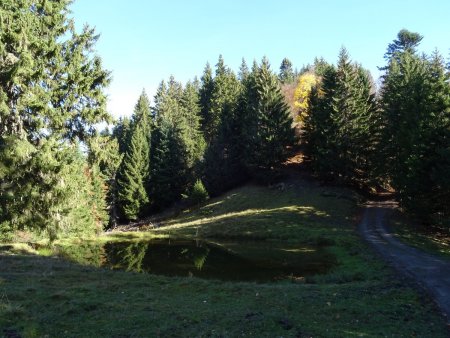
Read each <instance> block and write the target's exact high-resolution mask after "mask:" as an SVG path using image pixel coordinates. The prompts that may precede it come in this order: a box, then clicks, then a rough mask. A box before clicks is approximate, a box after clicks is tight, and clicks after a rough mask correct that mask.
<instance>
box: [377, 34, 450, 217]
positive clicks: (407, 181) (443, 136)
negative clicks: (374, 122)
mask: <svg viewBox="0 0 450 338" xmlns="http://www.w3.org/2000/svg"><path fill="white" fill-rule="evenodd" d="M414 36H419V37H420V35H418V34H417V33H414ZM416 40H417V39H416ZM418 41H420V39H419V40H418ZM414 46H416V44H414ZM385 70H386V73H385V75H384V76H383V87H382V102H383V113H384V122H385V127H384V138H385V140H386V142H385V143H384V144H385V147H384V149H383V152H382V156H383V158H384V161H383V163H384V164H385V171H386V173H387V175H388V178H389V179H390V181H391V184H392V186H393V187H394V188H395V190H396V191H397V192H398V195H399V200H400V203H401V204H402V205H403V206H404V207H405V208H406V209H408V210H409V211H412V212H413V213H415V214H416V215H418V216H420V217H421V218H422V219H423V220H426V221H427V222H433V223H436V222H440V221H442V220H443V219H447V222H448V219H449V216H448V211H447V209H448V205H446V203H445V202H443V201H444V200H448V196H450V186H449V179H448V177H449V175H448V172H450V165H449V158H448V156H447V155H448V153H449V148H450V141H449V139H450V138H449V136H450V135H449V130H450V86H449V85H448V81H449V76H448V73H447V72H446V70H445V65H444V62H443V60H442V58H441V57H440V56H439V55H438V54H435V55H434V56H433V57H432V58H431V59H428V58H425V57H421V56H419V55H417V53H416V52H415V50H414V49H412V48H404V49H400V50H399V51H398V52H397V53H395V54H394V55H392V57H391V58H390V59H389V60H388V65H387V67H386V68H385ZM445 172H447V174H445ZM442 215H446V216H445V217H442Z"/></svg>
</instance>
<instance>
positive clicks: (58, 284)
mask: <svg viewBox="0 0 450 338" xmlns="http://www.w3.org/2000/svg"><path fill="white" fill-rule="evenodd" d="M357 202H358V195H356V194H354V193H353V192H351V191H349V190H345V189H340V188H334V187H327V186H322V185H320V184H319V183H317V182H314V181H311V180H303V179H301V178H297V179H289V180H286V181H285V182H284V184H279V185H276V186H272V187H264V186H255V185H247V186H244V187H242V188H238V189H235V190H232V191H230V192H228V193H227V194H225V195H223V196H221V197H219V198H216V199H212V200H210V201H208V202H207V203H206V204H205V205H203V206H201V207H199V208H196V209H195V210H192V211H185V212H183V213H181V214H179V215H178V216H177V217H175V218H171V219H167V220H165V221H164V222H163V224H161V227H159V228H157V229H154V230H151V231H148V232H132V233H130V232H126V233H120V232H113V233H110V234H108V236H106V237H103V238H101V239H97V240H91V241H87V240H75V241H72V242H71V243H68V242H64V243H60V244H59V247H57V249H55V250H56V252H57V253H58V255H59V256H64V257H66V258H71V259H72V260H73V262H72V263H68V262H66V261H65V260H62V259H60V258H52V257H42V256H37V255H29V254H24V253H23V252H22V253H21V252H19V251H17V250H15V249H14V248H13V247H3V248H2V253H1V256H0V260H1V262H0V264H1V266H2V271H1V272H0V278H1V279H0V281H1V287H2V295H3V296H2V303H1V307H0V327H2V328H3V335H4V336H6V337H13V336H14V334H16V336H19V335H21V336H24V337H35V336H44V335H49V336H60V335H61V333H66V334H67V335H68V336H83V337H90V336H97V337H98V336H103V337H111V336H127V337H128V336H130V337H131V336H133V337H143V336H163V337H167V336H240V335H246V336H265V335H269V336H285V337H291V336H292V337H310V336H312V337H317V336H368V337H379V336H385V335H395V336H411V335H417V336H420V337H445V336H446V335H447V330H446V327H445V323H444V321H443V319H442V318H441V317H440V316H439V315H438V314H437V312H436V310H435V308H434V305H433V304H432V302H431V301H430V300H428V298H427V297H425V296H424V295H423V294H421V293H419V292H418V291H417V290H415V289H414V288H413V287H412V286H409V285H408V283H407V282H405V281H404V280H402V279H398V278H397V277H394V275H393V272H392V271H391V270H390V269H389V268H387V267H385V265H384V264H383V263H381V261H380V260H379V259H378V258H377V257H374V255H373V253H372V251H371V249H369V248H368V247H367V245H366V244H365V243H364V242H362V240H361V239H360V238H359V235H358V233H357V231H356V224H357V222H358V215H359V210H358V206H357ZM167 235H169V236H170V237H171V238H173V239H176V238H180V237H183V238H197V239H200V238H201V239H206V241H209V242H211V243H216V244H217V245H225V246H227V249H228V250H231V251H233V252H234V254H235V255H237V256H240V257H244V258H245V259H247V260H249V259H252V258H254V257H255V256H258V255H262V254H263V251H264V250H261V247H263V248H264V246H266V247H267V248H269V247H273V246H276V245H277V243H278V244H279V243H282V245H284V246H285V248H286V250H291V251H292V250H294V248H295V249H296V250H297V252H302V251H303V252H308V250H309V251H311V250H320V252H322V253H326V254H327V255H329V256H330V255H331V256H333V257H334V262H335V263H334V264H333V267H332V268H331V269H328V270H327V271H325V272H322V273H320V274H315V275H314V274H313V275H310V276H306V277H304V278H302V277H298V276H293V277H292V278H291V279H289V278H288V279H284V280H279V281H272V282H262V283H261V282H260V283H255V282H251V281H250V282H244V281H242V282H229V281H223V280H216V279H212V280H210V279H200V278H195V277H166V276H160V275H152V274H148V273H135V272H125V271H111V270H108V269H105V268H101V267H99V266H100V265H101V262H102V259H103V260H105V259H106V258H107V256H105V247H104V246H103V243H104V242H105V241H124V240H127V241H128V243H129V245H130V248H131V245H135V244H136V243H139V239H141V240H142V239H145V238H146V239H147V240H148V239H149V238H152V237H154V236H159V237H161V236H167ZM255 242H256V243H262V246H259V247H258V248H259V249H258V250H256V249H255V248H256V246H255V245H254V243H255ZM249 243H253V245H249ZM279 248H280V250H283V247H282V246H280V247H279ZM40 251H41V253H46V254H47V255H53V254H54V253H51V252H49V251H48V249H41V250H40ZM146 255H148V253H147V254H146ZM93 257H94V259H92V258H93ZM207 259H208V258H206V260H207ZM77 260H78V261H79V262H80V263H76V261H77ZM89 262H90V263H89ZM92 262H97V263H92ZM119 263H120V262H119ZM135 263H136V261H134V263H133V264H135ZM86 264H94V266H86ZM95 265H97V266H95ZM119 265H120V264H119ZM74 281H76V282H74ZM43 304H45V310H43V307H42V306H43ZM16 336H14V337H16Z"/></svg>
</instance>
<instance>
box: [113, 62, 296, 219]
mask: <svg viewBox="0 0 450 338" xmlns="http://www.w3.org/2000/svg"><path fill="white" fill-rule="evenodd" d="M153 102H154V104H153V105H152V106H150V102H149V99H148V97H147V95H146V94H145V92H143V93H142V94H141V96H140V98H139V101H138V103H137V105H136V107H135V110H134V114H133V116H132V117H131V119H128V118H123V119H121V120H120V121H119V122H118V124H117V125H116V127H115V128H114V130H113V132H112V135H111V136H112V138H113V139H114V140H117V143H118V145H119V146H118V150H119V156H116V158H117V157H121V158H122V160H121V163H120V165H119V166H118V171H117V175H116V181H115V184H114V186H115V189H114V190H113V191H112V194H115V196H114V197H113V198H112V199H111V201H115V203H114V204H111V206H110V210H111V211H112V212H113V215H112V216H113V217H117V216H118V217H119V219H121V220H136V219H138V218H140V217H143V216H146V215H148V214H150V213H152V212H155V211H159V210H162V209H163V208H165V207H168V206H170V205H172V204H173V203H175V202H178V201H180V200H181V199H182V196H185V198H187V202H192V201H193V197H192V195H193V194H196V195H197V196H200V194H199V191H198V190H199V189H200V190H202V191H203V192H204V195H205V196H206V195H207V194H210V195H212V196H215V195H218V194H220V193H221V192H223V191H226V190H228V189H230V188H232V187H235V186H237V185H238V184H240V183H242V182H244V181H246V180H247V179H249V178H250V177H253V178H256V179H265V178H267V177H270V176H271V175H272V172H273V171H274V169H276V167H277V166H278V165H279V164H280V163H281V162H282V161H283V160H285V159H286V157H287V155H288V153H287V150H288V146H292V145H294V143H295V135H294V129H293V121H292V117H291V114H290V111H289V108H288V107H287V104H286V102H285V99H284V96H283V95H282V93H281V90H280V82H279V80H278V79H277V75H276V74H274V73H273V72H272V71H271V70H270V66H269V62H268V60H267V59H265V58H264V59H263V60H262V61H261V63H260V64H257V63H256V62H255V63H254V64H253V67H252V69H248V67H247V65H246V63H245V61H243V62H242V66H241V68H240V71H239V75H238V76H237V75H236V74H234V72H233V71H232V70H231V69H229V68H228V67H227V66H226V65H225V64H224V60H223V58H222V57H219V60H218V62H217V64H216V66H215V70H214V72H213V70H212V69H211V67H210V65H209V64H207V65H206V67H205V70H204V73H203V75H202V77H201V80H200V81H198V80H194V81H192V82H188V83H187V84H186V85H185V86H183V85H182V84H181V83H179V82H177V81H175V79H174V78H173V77H171V78H170V79H169V81H168V82H167V83H166V82H165V81H163V82H161V84H160V85H159V87H158V90H157V93H156V95H155V97H154V99H153ZM195 183H197V184H195ZM112 221H113V222H114V219H113V218H112Z"/></svg>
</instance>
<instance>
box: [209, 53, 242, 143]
mask: <svg viewBox="0 0 450 338" xmlns="http://www.w3.org/2000/svg"><path fill="white" fill-rule="evenodd" d="M239 91H240V83H239V81H238V79H237V77H236V75H235V74H234V73H233V72H232V71H231V70H230V69H229V68H228V67H226V66H225V64H224V60H223V58H222V56H221V55H220V56H219V60H218V62H217V65H216V76H215V77H214V79H213V80H212V88H211V91H210V96H209V98H210V99H209V101H208V102H204V100H203V99H201V100H200V102H201V104H205V106H203V107H202V117H203V128H202V130H203V133H204V137H205V140H206V142H207V143H211V142H212V141H213V140H214V138H216V137H217V135H218V130H219V125H220V120H221V118H222V114H223V111H224V107H226V106H233V105H234V104H236V101H237V98H238V95H239ZM201 93H203V90H202V92H201Z"/></svg>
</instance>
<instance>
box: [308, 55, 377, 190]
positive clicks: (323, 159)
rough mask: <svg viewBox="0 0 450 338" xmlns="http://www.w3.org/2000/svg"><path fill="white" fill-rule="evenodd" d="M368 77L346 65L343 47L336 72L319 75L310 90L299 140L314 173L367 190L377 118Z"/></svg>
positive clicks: (370, 182)
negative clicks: (304, 145)
mask: <svg viewBox="0 0 450 338" xmlns="http://www.w3.org/2000/svg"><path fill="white" fill-rule="evenodd" d="M374 93H375V91H374V89H373V84H372V81H371V78H370V74H369V73H368V72H367V71H366V70H364V69H363V68H362V67H361V66H359V65H357V64H354V63H352V62H351V61H350V58H349V55H348V52H347V50H346V49H345V48H343V49H341V51H340V53H339V60H338V64H337V67H336V69H334V68H332V67H329V68H328V70H324V71H323V77H322V83H320V84H319V86H318V87H317V88H316V89H315V90H313V91H312V96H311V98H310V102H309V103H310V105H311V112H310V115H309V116H308V117H307V118H306V133H305V136H306V137H305V139H306V140H307V142H308V147H307V149H308V153H309V155H310V157H311V160H312V162H313V167H314V168H315V170H316V172H317V173H319V174H320V175H321V176H322V177H326V178H333V179H335V180H340V181H343V182H346V183H351V184H357V185H371V184H372V183H373V177H374V176H375V175H374V171H373V170H372V166H373V159H374V153H375V147H376V146H377V144H378V142H379V133H377V132H376V125H377V123H378V122H379V120H377V119H379V114H378V109H377V105H376V101H375V95H374Z"/></svg>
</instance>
